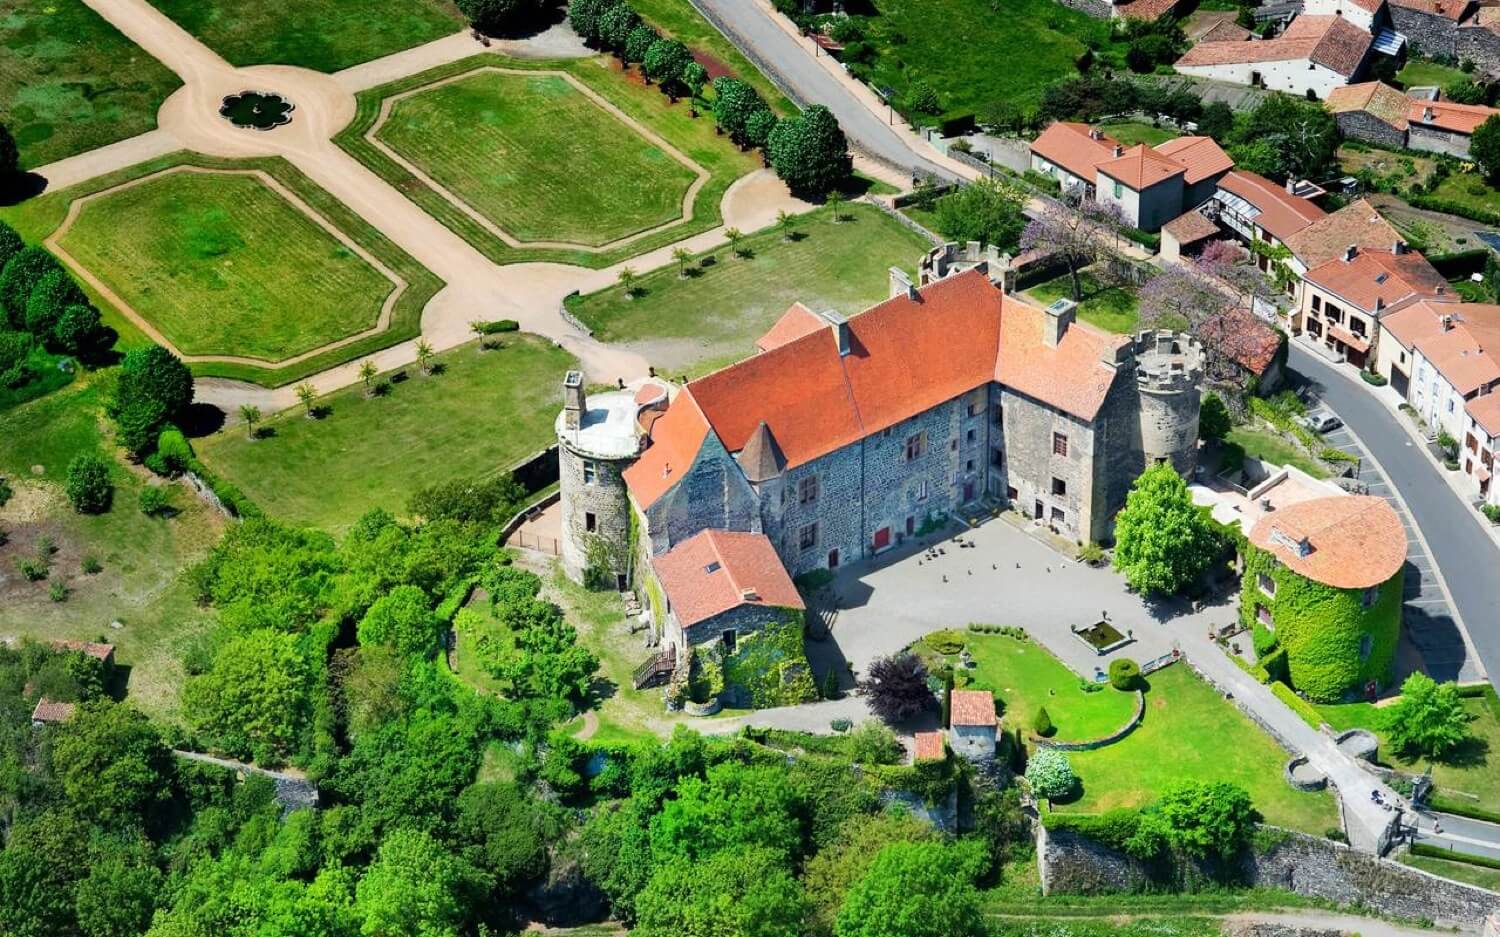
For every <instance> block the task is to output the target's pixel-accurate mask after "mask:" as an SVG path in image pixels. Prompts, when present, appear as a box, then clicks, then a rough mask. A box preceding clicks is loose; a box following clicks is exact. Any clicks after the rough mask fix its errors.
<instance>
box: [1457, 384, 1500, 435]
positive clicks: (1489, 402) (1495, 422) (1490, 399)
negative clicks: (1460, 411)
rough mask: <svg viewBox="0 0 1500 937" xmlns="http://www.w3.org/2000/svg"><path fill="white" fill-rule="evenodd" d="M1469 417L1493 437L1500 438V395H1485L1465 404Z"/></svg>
mask: <svg viewBox="0 0 1500 937" xmlns="http://www.w3.org/2000/svg"><path fill="white" fill-rule="evenodd" d="M1464 410H1466V411H1467V412H1468V414H1469V416H1471V417H1473V418H1474V422H1476V423H1478V424H1479V427H1480V429H1483V430H1484V431H1485V432H1486V433H1489V434H1490V435H1491V436H1500V394H1485V395H1484V396H1482V397H1475V398H1474V399H1473V400H1470V401H1469V402H1468V403H1466V404H1464Z"/></svg>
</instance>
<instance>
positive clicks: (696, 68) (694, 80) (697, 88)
mask: <svg viewBox="0 0 1500 937" xmlns="http://www.w3.org/2000/svg"><path fill="white" fill-rule="evenodd" d="M678 80H679V81H681V82H682V86H683V88H685V89H687V93H688V96H689V97H692V98H696V97H698V96H699V95H701V94H702V93H703V86H704V85H706V84H708V69H706V68H704V67H703V66H702V65H701V64H699V63H698V62H696V61H693V62H689V63H688V64H686V65H684V66H683V67H682V74H681V75H680V76H679V77H678ZM695 113H696V112H695Z"/></svg>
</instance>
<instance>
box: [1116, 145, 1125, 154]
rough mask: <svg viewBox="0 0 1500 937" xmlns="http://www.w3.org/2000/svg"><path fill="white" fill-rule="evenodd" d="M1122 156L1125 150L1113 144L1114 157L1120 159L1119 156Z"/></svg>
mask: <svg viewBox="0 0 1500 937" xmlns="http://www.w3.org/2000/svg"><path fill="white" fill-rule="evenodd" d="M1124 155H1125V148H1124V147H1123V146H1121V145H1120V144H1118V143H1116V144H1115V156H1116V157H1120V156H1124Z"/></svg>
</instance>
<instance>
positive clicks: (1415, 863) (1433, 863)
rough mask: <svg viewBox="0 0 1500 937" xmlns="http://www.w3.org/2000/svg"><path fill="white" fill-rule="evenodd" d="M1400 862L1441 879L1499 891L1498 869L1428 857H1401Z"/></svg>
mask: <svg viewBox="0 0 1500 937" xmlns="http://www.w3.org/2000/svg"><path fill="white" fill-rule="evenodd" d="M1401 862H1402V863H1403V864H1404V865H1409V866H1411V867H1412V868H1414V869H1421V870H1422V871H1423V872H1431V873H1432V874H1433V875H1441V876H1442V877H1443V878H1451V879H1454V880H1456V881H1460V882H1468V883H1469V884H1470V885H1478V886H1479V887H1480V888H1488V889H1489V890H1491V891H1497V890H1500V869H1488V868H1485V867H1484V866H1481V865H1471V864H1470V863H1467V862H1455V861H1450V860H1448V859H1434V858H1431V857H1429V856H1412V855H1406V856H1402V857H1401Z"/></svg>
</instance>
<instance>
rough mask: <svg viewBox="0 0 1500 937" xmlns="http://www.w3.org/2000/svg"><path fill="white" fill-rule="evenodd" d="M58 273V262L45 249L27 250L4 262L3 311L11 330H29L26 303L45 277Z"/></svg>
mask: <svg viewBox="0 0 1500 937" xmlns="http://www.w3.org/2000/svg"><path fill="white" fill-rule="evenodd" d="M57 269H59V267H58V264H57V259H56V258H54V257H53V256H52V255H51V254H49V253H47V251H46V250H45V249H44V248H42V247H37V246H32V247H25V248H22V249H21V250H19V251H17V252H16V253H15V254H14V255H13V256H12V257H11V258H10V259H9V260H7V261H6V262H5V267H4V269H3V270H0V309H3V311H4V312H5V316H6V319H7V320H8V321H9V322H10V327H11V328H13V329H17V330H23V329H25V328H26V302H27V300H29V299H30V298H31V291H32V290H33V289H34V288H35V287H36V285H37V283H39V282H41V279H42V277H44V276H46V275H47V274H48V273H51V272H52V271H53V270H57Z"/></svg>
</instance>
